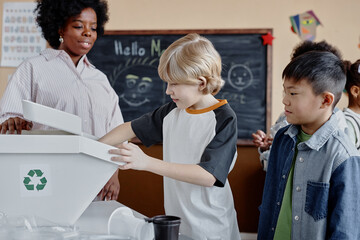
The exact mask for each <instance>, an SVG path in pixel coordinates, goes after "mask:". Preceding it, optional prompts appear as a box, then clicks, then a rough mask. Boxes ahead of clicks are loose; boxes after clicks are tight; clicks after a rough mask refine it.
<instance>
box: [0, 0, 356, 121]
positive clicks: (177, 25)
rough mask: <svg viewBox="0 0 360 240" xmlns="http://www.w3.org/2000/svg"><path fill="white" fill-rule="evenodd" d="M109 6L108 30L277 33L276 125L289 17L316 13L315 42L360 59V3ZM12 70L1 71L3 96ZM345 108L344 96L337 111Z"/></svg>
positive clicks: (269, 0) (188, 1) (130, 0)
mask: <svg viewBox="0 0 360 240" xmlns="http://www.w3.org/2000/svg"><path fill="white" fill-rule="evenodd" d="M15 1H16V2H18V1H20V0H6V1H5V0H0V3H1V9H0V10H1V12H0V17H1V19H2V6H3V2H15ZM27 1H30V0H27ZM109 4H110V21H109V23H108V24H107V26H106V29H107V30H142V29H222V28H273V29H274V32H273V35H274V37H275V40H274V42H273V76H272V78H273V85H272V86H273V89H272V93H273V98H272V122H274V121H275V119H276V118H277V116H278V115H279V114H280V112H281V111H282V109H283V106H282V103H281V96H282V80H281V73H282V70H283V68H284V67H285V66H286V64H287V63H288V62H289V59H290V53H291V50H292V48H293V47H294V46H295V45H296V44H297V43H298V42H299V41H300V40H299V38H298V37H297V36H296V35H295V34H293V33H292V32H291V31H290V21H289V16H290V15H294V14H298V13H302V12H305V11H308V10H313V11H314V12H315V14H316V15H317V16H318V17H319V19H320V21H321V22H322V23H323V26H319V27H318V28H317V37H316V41H320V40H327V41H328V42H329V43H331V44H334V45H335V46H337V47H338V48H339V49H340V50H341V51H342V53H343V57H344V58H345V59H348V60H351V61H354V60H356V59H358V58H360V49H359V48H358V44H359V41H360V39H359V38H360V14H359V12H358V11H359V9H360V1H359V0H346V1H339V0H316V1H314V0H298V1H294V0H222V1H219V0H151V1H149V0H135V1H134V0H109ZM1 24H2V21H1ZM0 41H1V39H0ZM13 71H14V69H13V68H0V96H1V95H2V93H3V91H4V89H5V86H6V83H7V76H8V75H9V74H11V73H12V72H13ZM346 105H347V99H346V97H344V98H343V99H342V100H341V102H340V104H339V105H338V106H339V107H341V108H342V107H344V106H346Z"/></svg>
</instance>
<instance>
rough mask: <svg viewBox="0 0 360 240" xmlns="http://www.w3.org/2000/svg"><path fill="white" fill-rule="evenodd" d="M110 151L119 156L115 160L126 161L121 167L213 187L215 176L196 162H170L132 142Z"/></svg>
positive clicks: (113, 158)
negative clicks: (150, 153) (152, 154)
mask: <svg viewBox="0 0 360 240" xmlns="http://www.w3.org/2000/svg"><path fill="white" fill-rule="evenodd" d="M109 153H111V154H116V155H118V156H116V157H112V158H111V159H112V160H113V161H120V162H126V163H127V164H125V165H123V166H119V168H120V169H122V170H126V169H136V170H143V171H148V172H152V173H155V174H158V175H161V176H165V177H169V178H172V179H175V180H179V181H183V182H187V183H192V184H196V185H201V186H205V187H211V186H213V185H214V183H215V181H216V179H215V177H214V176H213V175H212V174H211V173H209V172H208V171H206V170H205V169H204V168H202V167H200V166H199V165H196V164H178V163H169V162H165V161H162V160H160V159H156V158H153V157H150V156H148V155H146V154H145V153H144V152H143V151H142V150H141V149H140V148H139V146H137V145H135V144H132V143H123V144H120V145H119V148H118V149H113V150H110V151H109Z"/></svg>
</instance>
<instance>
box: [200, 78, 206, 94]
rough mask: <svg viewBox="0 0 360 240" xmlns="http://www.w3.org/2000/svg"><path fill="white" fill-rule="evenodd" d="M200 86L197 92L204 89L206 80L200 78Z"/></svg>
mask: <svg viewBox="0 0 360 240" xmlns="http://www.w3.org/2000/svg"><path fill="white" fill-rule="evenodd" d="M198 79H199V81H200V84H199V90H200V91H202V90H204V89H205V88H206V85H207V80H206V78H204V77H203V76H200V77H199V78H198Z"/></svg>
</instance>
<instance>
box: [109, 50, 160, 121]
mask: <svg viewBox="0 0 360 240" xmlns="http://www.w3.org/2000/svg"><path fill="white" fill-rule="evenodd" d="M158 62H159V59H158V58H154V59H149V58H148V57H146V58H129V59H127V61H126V62H125V63H120V64H119V65H118V66H117V67H115V68H114V69H113V71H112V74H111V76H109V80H110V82H111V83H112V85H113V87H114V89H115V90H116V92H117V94H118V96H119V103H120V107H121V109H122V111H123V115H124V118H125V121H127V120H132V119H134V118H136V117H139V116H140V114H139V110H138V108H142V110H144V111H142V112H150V111H152V110H154V108H155V107H159V106H161V105H163V104H164V103H165V101H166V99H165V96H164V92H165V90H166V85H165V83H164V82H163V81H162V80H161V79H160V77H159V76H158V73H157V65H158ZM159 96H164V97H159ZM124 111H125V112H126V113H125V112H124Z"/></svg>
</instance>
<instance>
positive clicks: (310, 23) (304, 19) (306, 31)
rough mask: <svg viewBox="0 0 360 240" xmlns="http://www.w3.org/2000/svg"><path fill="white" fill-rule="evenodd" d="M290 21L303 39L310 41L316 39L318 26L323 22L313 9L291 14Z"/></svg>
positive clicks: (293, 28)
mask: <svg viewBox="0 0 360 240" xmlns="http://www.w3.org/2000/svg"><path fill="white" fill-rule="evenodd" d="M290 21H291V24H292V30H293V31H294V32H295V33H297V34H298V35H299V36H300V38H301V39H302V40H308V41H313V40H314V39H315V37H316V27H317V26H318V25H320V24H321V23H320V21H319V19H318V18H317V17H316V15H315V13H314V12H313V11H307V12H305V13H302V14H298V15H295V16H291V17H290Z"/></svg>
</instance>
